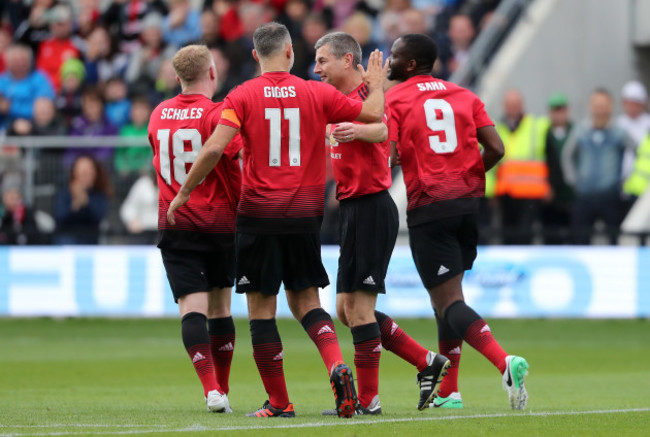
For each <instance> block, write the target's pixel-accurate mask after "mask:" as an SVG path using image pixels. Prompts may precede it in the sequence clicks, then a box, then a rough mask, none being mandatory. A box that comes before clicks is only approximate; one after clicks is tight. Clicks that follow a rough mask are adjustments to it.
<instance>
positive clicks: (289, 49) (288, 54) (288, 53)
mask: <svg viewBox="0 0 650 437" xmlns="http://www.w3.org/2000/svg"><path fill="white" fill-rule="evenodd" d="M292 53H293V44H291V43H287V45H286V46H285V47H284V54H285V55H286V57H287V59H291V54H292Z"/></svg>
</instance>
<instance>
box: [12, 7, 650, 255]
mask: <svg viewBox="0 0 650 437" xmlns="http://www.w3.org/2000/svg"><path fill="white" fill-rule="evenodd" d="M498 4H499V1H498V0H428V1H423V0H410V1H409V0H366V1H358V0H340V1H333V0H165V1H163V0H117V1H111V2H109V1H104V0H82V1H78V2H66V1H59V0H33V1H27V0H9V1H5V2H2V3H1V4H0V20H1V21H0V130H1V131H2V132H3V135H6V136H12V137H15V136H44V137H60V138H61V143H60V145H59V147H60V148H42V149H36V150H35V152H34V153H35V157H36V162H37V167H36V171H35V174H34V175H33V180H34V184H35V185H36V188H37V190H36V191H35V197H32V198H28V199H27V198H25V199H23V196H24V194H25V193H21V191H22V190H20V187H23V186H24V182H25V180H26V178H27V177H30V176H29V175H26V174H25V168H24V167H25V165H24V155H25V150H24V149H19V148H15V147H11V145H10V144H7V143H6V142H5V141H2V149H1V150H0V179H2V192H3V206H2V207H1V208H0V215H2V227H1V228H0V229H1V231H0V243H2V244H31V243H48V242H53V241H59V240H60V238H59V237H61V235H59V231H61V230H63V229H68V230H70V229H72V230H78V229H83V235H80V236H75V235H70V234H69V233H68V232H67V231H66V232H65V241H66V242H75V241H77V242H96V241H111V242H118V243H131V242H138V243H143V242H149V241H151V240H152V238H153V234H154V233H155V229H156V223H155V218H156V217H157V215H156V213H155V212H154V213H152V208H153V207H154V206H155V195H156V189H155V186H154V185H153V184H152V173H151V172H152V166H151V157H152V154H151V150H150V148H149V147H141V146H135V145H134V146H130V147H129V146H124V147H92V141H93V140H92V139H89V140H88V147H83V148H79V147H74V148H65V147H64V145H65V138H68V137H72V136H75V137H81V138H93V137H99V136H119V137H121V138H122V139H127V140H128V139H129V138H134V139H143V138H146V135H147V122H148V119H149V115H150V113H151V111H152V109H153V108H154V107H155V106H156V105H157V104H158V103H160V102H161V101H163V100H165V99H168V98H170V97H172V96H175V95H176V94H178V92H179V90H180V88H179V85H178V83H177V82H176V77H175V73H174V70H173V68H172V65H171V57H172V56H173V54H174V53H175V52H176V50H177V49H178V48H180V47H182V46H184V45H186V44H189V43H195V42H200V43H204V44H206V45H207V46H208V47H209V48H210V50H211V52H212V54H213V57H214V59H215V65H216V67H217V73H218V80H219V87H218V90H217V93H216V94H215V96H214V100H215V101H221V100H223V98H224V97H225V96H226V95H227V93H228V92H229V91H230V90H231V89H232V88H234V87H235V86H236V85H238V84H240V83H242V82H244V81H246V80H248V79H250V78H253V77H255V76H257V75H258V74H259V71H258V66H257V64H256V63H255V61H254V60H253V58H252V56H250V52H251V49H252V33H253V31H254V30H255V29H256V28H257V27H258V26H259V25H260V24H262V23H265V22H268V21H271V20H275V21H278V22H280V23H283V24H285V25H286V26H287V28H288V29H289V31H290V33H291V37H292V39H293V42H294V51H295V65H294V68H293V69H292V72H293V73H294V74H296V75H297V76H299V77H302V78H306V79H309V78H311V79H316V80H318V79H319V78H318V76H317V75H315V74H314V72H313V71H314V57H315V49H314V44H315V43H316V41H317V40H318V39H319V38H320V37H322V36H323V35H325V34H326V33H328V32H331V31H332V30H343V31H345V32H348V33H350V34H351V35H352V36H353V37H354V38H355V39H356V40H357V41H359V43H360V44H361V46H362V49H363V55H364V59H363V61H362V63H363V64H364V65H365V63H366V61H367V56H368V55H369V53H370V52H371V51H372V50H373V49H375V48H379V49H380V50H382V51H384V53H385V54H388V52H389V50H390V47H391V44H392V42H393V41H394V40H395V39H396V38H397V37H398V36H399V35H401V34H404V33H424V34H428V35H430V36H432V37H433V38H434V39H435V41H436V42H437V45H438V52H439V61H438V62H437V63H436V66H435V67H434V75H435V76H436V77H440V78H443V79H447V78H449V76H450V75H451V74H452V73H453V72H454V71H455V70H456V69H457V68H458V66H459V65H460V64H462V63H463V62H464V61H465V60H466V59H467V55H468V51H469V47H470V45H471V43H472V41H473V40H474V39H475V37H476V35H477V33H478V32H479V31H480V29H482V28H483V27H484V26H485V25H486V22H487V21H488V20H489V18H490V16H491V14H492V12H493V11H494V10H495V8H496V7H497V5H498ZM616 91H617V90H610V91H609V92H608V91H606V90H597V91H595V92H594V94H593V96H592V100H591V106H590V107H591V113H590V119H589V121H585V122H583V123H578V122H574V121H573V120H572V117H571V113H570V112H569V102H568V101H567V99H566V97H565V96H563V95H559V94H558V95H553V96H550V98H549V102H548V104H549V113H548V114H545V115H544V116H534V115H532V114H529V113H527V112H526V109H525V104H524V98H523V96H522V95H521V93H519V92H518V91H516V90H511V91H509V92H508V93H506V95H505V96H504V103H503V113H502V114H493V117H494V118H495V120H499V122H498V124H497V128H498V131H499V134H500V135H501V137H502V139H503V141H504V143H505V144H506V151H507V152H506V157H505V158H504V160H503V162H502V163H501V165H500V166H499V167H498V168H497V169H495V170H493V171H492V172H491V173H490V174H489V175H488V187H487V192H486V199H485V201H484V202H483V212H484V213H483V214H482V220H483V223H482V226H483V228H488V229H490V232H482V235H485V236H487V237H486V238H485V239H484V241H483V242H484V243H486V244H490V243H504V244H530V243H540V242H541V243H547V244H563V243H589V242H590V241H591V238H590V237H591V233H590V232H586V233H585V232H576V230H580V229H581V230H584V229H588V228H589V226H591V225H592V224H593V223H594V222H595V221H598V220H600V221H602V222H603V223H604V225H605V227H604V230H605V233H606V235H607V237H608V241H609V242H612V243H615V242H616V239H617V236H618V232H619V225H620V223H621V220H622V218H623V217H624V216H625V213H626V212H627V211H628V210H629V209H630V207H631V205H632V203H633V201H634V199H635V198H636V197H638V196H640V195H641V194H642V193H643V191H644V190H645V187H646V185H647V176H646V173H647V171H648V168H647V167H648V166H649V165H650V164H648V162H649V161H648V158H647V155H648V153H647V149H648V148H649V147H650V140H649V139H648V138H649V137H648V132H649V131H650V115H648V113H647V93H646V90H645V88H643V86H642V85H641V84H640V83H636V82H632V83H631V84H628V85H626V88H624V89H623V91H622V98H623V107H624V111H623V115H621V116H620V117H619V118H618V119H615V117H614V113H615V112H616V108H615V105H614V101H615V100H616V99H615V98H616V97H618V96H617V95H615V96H612V95H611V94H610V92H616ZM616 94H618V93H616ZM615 126H616V127H615ZM599 148H607V149H608V150H609V151H610V152H611V155H610V156H611V159H600V160H599V159H591V158H589V156H592V157H599V156H602V155H601V154H600V152H598V150H600V149H599ZM637 150H638V153H635V152H637ZM594 151H596V153H594ZM644 151H646V152H644ZM82 159H83V160H85V161H88V160H89V161H90V164H92V165H91V166H87V165H85V166H84V165H79V160H82ZM617 163H618V164H617ZM81 164H83V163H81ZM86 164H88V162H86ZM79 166H81V167H89V170H87V171H89V172H90V173H91V174H90V175H87V176H86V178H87V181H86V182H85V184H86V185H87V187H86V188H85V189H81V188H79V186H80V185H79V183H76V182H74V181H75V176H74V174H75V172H76V171H77V170H73V169H76V168H77V167H79ZM604 166H605V167H607V168H604ZM603 172H605V173H607V174H608V178H603V177H601V175H602V174H603ZM329 180H330V181H332V182H331V183H330V186H331V187H332V188H333V185H334V184H333V178H332V175H331V169H330V172H329ZM606 180H608V181H609V183H608V184H606ZM16 181H18V182H16ZM522 181H523V182H522ZM603 184H605V185H607V186H605V185H603ZM47 187H50V189H48V188H47ZM39 188H40V189H39ZM330 192H333V190H330ZM62 193H67V194H62ZM75 193H76V194H77V195H76V196H75ZM5 197H6V198H8V199H9V200H5ZM97 198H100V199H103V200H101V201H100V202H99V204H102V205H103V207H101V208H95V207H96V206H97V204H98V203H97V202H95V200H93V199H97ZM601 199H606V201H603V202H601ZM330 200H331V201H330ZM17 204H18V205H21V206H20V208H18V209H16V206H15V205H17ZM327 205H328V209H330V211H328V212H329V214H326V218H325V222H324V227H323V232H324V234H323V241H324V242H329V243H336V232H330V233H328V232H329V230H334V229H336V225H332V224H331V223H329V219H330V218H335V217H336V214H333V213H332V211H331V210H335V209H336V208H337V203H336V201H335V199H334V198H333V196H331V199H328V202H327ZM70 209H71V210H72V211H73V212H75V214H72V215H70V214H67V215H66V214H64V213H63V212H64V211H65V210H70ZM16 211H18V212H16ZM21 211H22V212H21ZM48 216H50V217H51V218H52V219H53V221H54V222H55V223H54V225H52V224H50V223H48V220H47V217H48ZM28 217H36V222H37V223H38V224H39V226H36V227H34V226H32V225H31V224H29V225H28V224H27V223H26V220H27V218H28ZM30 220H31V219H30ZM30 223H31V222H30ZM531 223H532V224H533V225H532V226H531ZM79 225H80V226H79ZM38 229H40V230H41V232H39V231H38ZM44 229H46V230H50V231H51V230H52V229H56V230H57V231H56V232H55V233H54V234H51V233H47V232H45V233H44V232H42V230H44ZM89 233H90V234H91V235H90V236H89ZM73 234H74V232H73ZM100 235H102V236H103V237H105V236H107V235H111V236H112V237H113V238H109V239H106V238H104V239H101V238H100ZM127 235H128V237H127ZM88 238H90V239H88Z"/></svg>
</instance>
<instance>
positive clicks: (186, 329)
mask: <svg viewBox="0 0 650 437" xmlns="http://www.w3.org/2000/svg"><path fill="white" fill-rule="evenodd" d="M172 63H173V65H174V70H175V71H176V74H177V76H178V81H179V82H180V84H181V87H182V94H179V95H178V96H176V97H174V98H172V99H169V100H167V101H164V102H162V103H161V104H160V105H158V107H157V108H156V109H155V110H154V111H153V113H152V114H151V118H150V122H149V142H150V143H151V146H152V147H153V152H154V158H153V163H154V167H155V168H156V172H157V175H158V187H159V188H160V195H159V212H160V214H159V219H158V229H159V243H158V247H159V248H160V251H161V254H162V258H163V263H164V265H165V270H166V272H167V278H168V279H169V284H170V286H171V289H172V292H173V294H174V300H175V301H176V302H177V303H178V307H179V310H180V313H181V317H182V325H181V326H182V337H183V343H184V344H185V348H186V349H187V352H188V354H189V356H190V358H191V359H192V363H193V364H194V367H195V369H196V373H197V374H198V376H199V378H200V380H201V383H202V384H203V389H204V394H205V398H206V403H207V408H208V411H214V412H231V409H230V405H229V404H228V397H227V396H226V395H227V393H228V377H229V374H230V364H231V361H232V354H233V348H234V344H235V325H234V324H233V320H232V317H231V315H230V298H231V288H232V286H233V283H234V280H235V216H236V208H237V202H238V201H239V193H240V188H241V170H240V166H239V151H240V149H241V147H242V144H241V140H240V139H239V137H237V139H236V140H235V141H232V142H231V143H230V144H229V146H228V148H226V150H225V151H224V154H225V155H226V158H227V159H222V160H221V161H220V162H219V165H217V166H215V167H213V168H212V169H211V170H210V172H208V173H207V174H206V175H205V179H203V180H202V181H201V183H200V184H199V185H198V186H197V188H196V190H195V191H194V196H193V197H192V200H191V201H190V202H188V203H187V205H185V206H184V207H183V208H182V209H181V210H179V211H178V214H177V216H176V223H175V226H171V225H170V224H169V223H168V222H167V219H166V217H165V211H167V207H168V206H169V204H170V203H171V201H172V199H173V198H174V196H176V193H178V190H179V189H180V187H181V185H182V184H183V182H185V179H186V178H187V169H188V166H190V165H191V164H192V163H193V162H194V160H195V159H196V158H197V156H198V154H199V150H200V149H201V147H202V145H203V143H204V142H205V141H206V140H207V138H208V137H209V136H210V135H211V134H212V132H213V131H214V129H215V127H216V126H217V123H218V122H219V119H220V117H221V106H222V105H221V103H217V104H215V103H213V102H212V101H211V100H210V99H211V97H212V96H213V94H214V92H215V90H216V88H217V76H216V69H215V66H214V62H213V60H212V55H211V54H210V51H209V50H208V49H207V47H205V46H200V45H191V46H187V47H184V48H182V49H181V50H179V51H178V53H176V55H175V56H174V58H173V60H172ZM206 322H207V326H206ZM215 373H216V375H215Z"/></svg>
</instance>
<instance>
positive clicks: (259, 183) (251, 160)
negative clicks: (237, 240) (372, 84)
mask: <svg viewBox="0 0 650 437" xmlns="http://www.w3.org/2000/svg"><path fill="white" fill-rule="evenodd" d="M362 106H363V103H362V102H360V101H357V100H352V99H350V98H348V97H347V96H345V95H344V94H343V93H341V92H339V91H337V90H336V88H334V87H333V86H331V85H329V84H325V83H321V82H314V81H306V80H303V79H300V78H298V77H296V76H293V75H291V74H289V73H286V72H269V73H265V74H263V75H262V76H260V77H257V78H255V79H252V80H250V81H248V82H246V83H244V84H242V85H240V86H239V87H237V88H235V89H234V90H233V91H232V92H231V93H230V94H229V95H228V97H226V99H225V100H224V106H223V107H224V111H223V115H222V118H221V121H220V123H222V124H225V125H227V126H232V127H235V128H240V129H241V130H240V133H241V137H242V140H243V143H244V163H243V177H242V193H241V201H240V202H239V207H238V210H237V229H238V231H241V232H252V233H297V232H318V231H319V230H320V223H321V221H322V216H323V209H324V199H325V153H323V148H324V146H325V127H326V126H327V124H328V123H340V122H342V121H351V120H354V119H355V118H356V117H358V116H359V114H360V113H361V107H362Z"/></svg>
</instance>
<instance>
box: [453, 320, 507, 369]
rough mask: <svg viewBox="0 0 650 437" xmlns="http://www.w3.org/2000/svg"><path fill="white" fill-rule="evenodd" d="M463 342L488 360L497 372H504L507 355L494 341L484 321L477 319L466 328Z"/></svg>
mask: <svg viewBox="0 0 650 437" xmlns="http://www.w3.org/2000/svg"><path fill="white" fill-rule="evenodd" d="M463 340H465V341H466V342H467V344H469V345H470V346H472V347H473V348H474V349H476V350H477V351H479V352H480V353H481V355H483V356H484V357H485V358H487V359H488V360H490V362H491V363H492V364H494V366H495V367H496V368H497V369H499V372H501V373H503V372H505V371H506V356H507V355H508V354H506V352H505V351H504V350H503V349H502V348H501V345H499V343H498V342H497V341H496V340H495V339H494V337H493V336H492V332H491V331H490V327H489V326H488V324H487V323H486V322H485V320H483V319H479V320H477V321H475V322H474V323H472V324H471V325H470V326H469V328H467V331H465V336H464V337H463Z"/></svg>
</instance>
